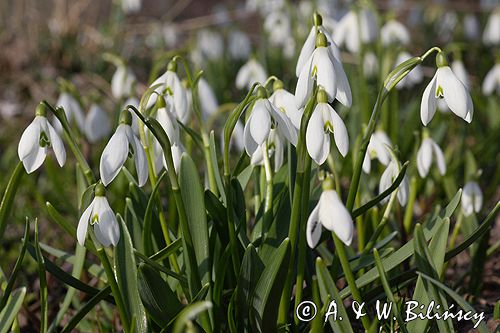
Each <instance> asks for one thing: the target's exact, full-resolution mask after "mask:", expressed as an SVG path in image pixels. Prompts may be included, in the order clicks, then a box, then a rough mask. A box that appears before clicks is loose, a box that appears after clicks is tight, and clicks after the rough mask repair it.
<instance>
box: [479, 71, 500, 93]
mask: <svg viewBox="0 0 500 333" xmlns="http://www.w3.org/2000/svg"><path fill="white" fill-rule="evenodd" d="M482 90H483V94H485V95H486V96H489V95H491V94H493V92H495V91H496V94H497V95H500V63H498V64H495V66H493V68H492V69H490V71H489V72H488V74H486V76H485V78H484V80H483V85H482Z"/></svg>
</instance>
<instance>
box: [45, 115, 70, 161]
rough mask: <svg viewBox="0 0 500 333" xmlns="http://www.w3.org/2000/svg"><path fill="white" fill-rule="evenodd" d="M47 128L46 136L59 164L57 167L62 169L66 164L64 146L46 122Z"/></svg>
mask: <svg viewBox="0 0 500 333" xmlns="http://www.w3.org/2000/svg"><path fill="white" fill-rule="evenodd" d="M47 128H48V130H49V133H48V136H49V140H50V144H51V145H52V150H53V151H54V155H56V160H57V163H59V165H60V166H61V167H62V166H63V165H64V163H65V162H66V150H65V149H64V144H63V142H62V140H61V137H60V136H59V134H58V133H57V131H56V130H55V128H54V127H52V125H51V124H50V123H49V121H48V120H47Z"/></svg>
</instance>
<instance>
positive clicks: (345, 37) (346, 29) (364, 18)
mask: <svg viewBox="0 0 500 333" xmlns="http://www.w3.org/2000/svg"><path fill="white" fill-rule="evenodd" d="M358 20H359V22H358ZM333 37H334V40H335V42H336V43H337V45H339V46H340V45H345V47H346V48H347V50H348V51H349V52H352V53H358V52H359V50H360V47H361V45H360V42H361V43H363V44H369V43H372V42H374V41H375V40H376V39H377V37H378V24H377V18H376V17H375V14H374V13H373V12H372V11H371V10H369V9H361V10H360V11H359V15H358V14H357V13H356V12H355V11H353V10H351V11H350V12H348V13H347V14H346V15H345V16H344V17H342V18H341V19H340V21H339V22H338V24H337V30H336V32H335V35H334V36H333Z"/></svg>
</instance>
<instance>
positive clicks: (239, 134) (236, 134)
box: [220, 120, 245, 153]
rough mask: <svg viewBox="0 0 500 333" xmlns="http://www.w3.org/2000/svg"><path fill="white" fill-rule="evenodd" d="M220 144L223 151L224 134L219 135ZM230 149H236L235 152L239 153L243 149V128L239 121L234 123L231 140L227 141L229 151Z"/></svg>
mask: <svg viewBox="0 0 500 333" xmlns="http://www.w3.org/2000/svg"><path fill="white" fill-rule="evenodd" d="M220 142H221V144H220V147H221V151H224V132H222V133H221V135H220ZM232 148H233V149H236V151H237V152H239V153H241V152H242V151H243V150H244V149H245V140H244V126H243V124H242V123H241V121H240V120H238V121H237V122H236V125H235V126H234V130H233V133H231V139H230V140H229V149H232Z"/></svg>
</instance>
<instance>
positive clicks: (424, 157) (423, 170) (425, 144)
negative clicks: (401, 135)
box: [417, 130, 446, 178]
mask: <svg viewBox="0 0 500 333" xmlns="http://www.w3.org/2000/svg"><path fill="white" fill-rule="evenodd" d="M423 137H424V138H423V140H422V144H421V145H420V148H419V149H418V152H417V169H418V173H419V175H420V177H422V178H424V177H426V176H427V174H429V170H430V168H431V164H432V162H433V160H434V159H435V161H436V165H437V167H438V170H439V173H440V174H441V175H442V176H444V174H445V173H446V162H445V159H444V154H443V151H442V150H441V148H440V147H439V146H438V145H437V143H436V142H434V140H432V138H431V137H430V136H429V132H428V131H426V130H424V134H423Z"/></svg>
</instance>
